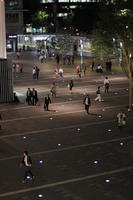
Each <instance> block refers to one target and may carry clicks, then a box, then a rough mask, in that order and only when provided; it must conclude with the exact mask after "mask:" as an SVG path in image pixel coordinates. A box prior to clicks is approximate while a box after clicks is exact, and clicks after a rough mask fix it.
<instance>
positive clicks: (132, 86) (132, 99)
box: [123, 44, 133, 109]
mask: <svg viewBox="0 0 133 200" xmlns="http://www.w3.org/2000/svg"><path fill="white" fill-rule="evenodd" d="M123 53H124V56H125V60H126V64H127V67H128V78H129V102H128V105H129V109H132V103H133V77H132V68H131V59H130V56H129V55H128V53H127V52H126V49H125V46H124V44H123Z"/></svg>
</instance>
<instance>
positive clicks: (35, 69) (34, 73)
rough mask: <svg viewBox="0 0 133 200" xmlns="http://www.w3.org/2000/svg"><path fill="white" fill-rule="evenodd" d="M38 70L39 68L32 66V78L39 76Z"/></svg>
mask: <svg viewBox="0 0 133 200" xmlns="http://www.w3.org/2000/svg"><path fill="white" fill-rule="evenodd" d="M39 72H40V69H39V68H38V67H37V66H36V65H35V67H33V69H32V75H33V79H38V78H39Z"/></svg>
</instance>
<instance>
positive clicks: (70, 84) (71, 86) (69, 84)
mask: <svg viewBox="0 0 133 200" xmlns="http://www.w3.org/2000/svg"><path fill="white" fill-rule="evenodd" d="M73 86H74V83H73V80H71V81H70V82H69V83H68V88H69V90H70V92H71V93H72V89H73Z"/></svg>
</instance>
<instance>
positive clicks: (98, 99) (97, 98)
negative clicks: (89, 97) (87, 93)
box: [95, 86, 102, 102]
mask: <svg viewBox="0 0 133 200" xmlns="http://www.w3.org/2000/svg"><path fill="white" fill-rule="evenodd" d="M96 95H97V96H96V98H95V101H99V102H101V101H102V98H101V91H100V86H98V88H97V91H96Z"/></svg>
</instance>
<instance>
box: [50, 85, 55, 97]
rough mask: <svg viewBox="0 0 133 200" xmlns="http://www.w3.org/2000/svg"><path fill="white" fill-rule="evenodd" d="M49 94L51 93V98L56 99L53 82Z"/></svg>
mask: <svg viewBox="0 0 133 200" xmlns="http://www.w3.org/2000/svg"><path fill="white" fill-rule="evenodd" d="M50 92H51V95H52V97H56V84H55V82H53V84H52V86H51V90H50Z"/></svg>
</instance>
